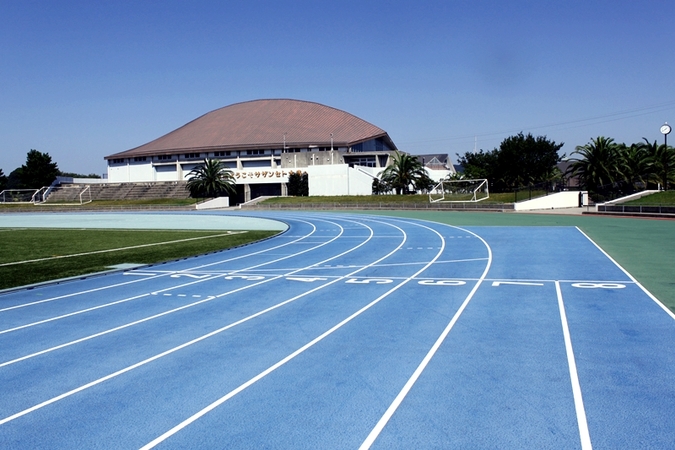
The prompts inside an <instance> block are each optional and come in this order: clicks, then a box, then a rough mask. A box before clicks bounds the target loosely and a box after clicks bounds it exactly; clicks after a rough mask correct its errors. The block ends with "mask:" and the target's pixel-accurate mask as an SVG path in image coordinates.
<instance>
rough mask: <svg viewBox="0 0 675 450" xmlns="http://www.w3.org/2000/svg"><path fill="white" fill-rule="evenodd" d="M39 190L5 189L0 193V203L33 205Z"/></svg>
mask: <svg viewBox="0 0 675 450" xmlns="http://www.w3.org/2000/svg"><path fill="white" fill-rule="evenodd" d="M38 191H39V189H5V190H4V191H2V192H0V203H33V201H34V200H33V198H34V197H35V195H36V194H37V193H38Z"/></svg>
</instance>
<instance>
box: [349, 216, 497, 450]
mask: <svg viewBox="0 0 675 450" xmlns="http://www.w3.org/2000/svg"><path fill="white" fill-rule="evenodd" d="M455 228H458V227H455ZM458 229H461V228H458ZM461 230H462V231H466V232H468V233H471V234H473V235H474V236H476V237H477V238H478V239H480V240H481V241H482V242H483V244H484V245H485V247H486V248H487V251H488V261H487V264H486V266H485V270H484V271H483V274H482V275H481V277H480V278H479V279H478V281H477V282H476V284H475V285H474V287H473V289H471V292H470V293H469V295H468V296H467V297H466V299H465V300H464V302H463V303H462V305H461V306H460V307H459V309H458V310H457V312H456V313H455V315H454V316H453V317H452V319H451V320H450V323H448V325H447V326H446V327H445V329H444V330H443V332H442V333H441V335H440V336H439V337H438V339H436V342H434V345H433V346H432V347H431V348H430V349H429V351H428V352H427V354H426V355H425V356H424V358H423V359H422V362H421V363H420V364H419V366H417V369H415V371H414V372H413V374H412V375H411V376H410V378H409V379H408V381H407V382H406V383H405V385H404V386H403V388H402V389H401V391H400V392H399V393H398V395H397V396H396V398H395V399H394V401H393V402H392V403H391V405H389V408H387V410H386V411H385V413H384V414H383V415H382V417H381V418H380V420H379V421H378V422H377V424H376V425H375V427H374V428H373V429H372V430H371V432H370V433H369V434H368V436H367V437H366V439H365V440H364V441H363V443H362V444H361V446H360V447H359V448H360V449H369V448H370V447H371V446H372V445H373V443H374V442H375V440H376V439H377V438H378V436H379V435H380V433H381V432H382V430H383V429H384V427H385V426H386V425H387V423H388V422H389V420H390V419H391V417H392V416H393V415H394V413H395V412H396V410H397V409H398V407H399V406H400V405H401V403H402V402H403V400H404V399H405V397H406V396H407V395H408V393H409V392H410V390H411V389H412V387H413V385H414V384H415V383H416V382H417V380H418V378H419V377H420V375H422V372H424V370H425V369H426V367H427V365H428V364H429V362H430V361H431V359H432V358H433V357H434V355H435V354H436V352H437V351H438V349H439V348H440V346H441V344H442V343H443V341H444V340H445V338H446V337H447V336H448V334H449V333H450V331H451V330H452V328H453V327H454V326H455V323H457V320H458V319H459V317H460V316H461V315H462V313H463V312H464V310H465V309H466V307H467V305H468V304H469V302H470V301H471V299H472V298H473V296H474V294H475V293H476V291H477V290H478V288H479V287H480V285H481V284H482V282H483V280H484V279H485V277H486V276H487V273H488V271H489V270H490V266H491V265H492V249H491V248H490V246H489V245H488V243H487V242H485V240H484V239H483V238H482V237H480V236H478V235H477V234H475V233H472V232H471V231H468V230H463V229H461Z"/></svg>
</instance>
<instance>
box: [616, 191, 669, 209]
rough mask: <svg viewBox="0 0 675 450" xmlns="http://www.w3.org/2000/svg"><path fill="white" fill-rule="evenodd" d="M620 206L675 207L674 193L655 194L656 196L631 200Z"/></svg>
mask: <svg viewBox="0 0 675 450" xmlns="http://www.w3.org/2000/svg"><path fill="white" fill-rule="evenodd" d="M622 205H636V206H638V205H643V206H648V205H649V206H656V205H660V206H663V205H671V206H672V205H675V191H664V192H657V193H656V194H651V195H647V196H645V197H642V198H638V199H635V200H631V201H629V202H625V203H622Z"/></svg>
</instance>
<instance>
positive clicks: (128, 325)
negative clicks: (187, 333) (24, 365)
mask: <svg viewBox="0 0 675 450" xmlns="http://www.w3.org/2000/svg"><path fill="white" fill-rule="evenodd" d="M363 226H364V227H365V228H368V229H369V230H370V236H369V239H366V240H365V241H363V242H361V243H360V244H359V245H357V246H355V247H352V248H351V249H349V250H346V251H344V252H342V253H340V254H338V255H335V256H332V257H331V258H328V259H327V260H324V261H320V262H318V263H315V264H316V265H319V264H323V263H325V262H326V261H330V260H333V259H335V258H338V257H340V256H344V255H346V254H347V253H350V252H352V251H354V250H356V249H358V248H359V247H361V246H363V245H365V244H366V243H367V242H368V241H369V240H370V238H371V237H373V235H374V232H373V230H372V228H370V227H368V226H367V225H363ZM337 237H339V235H338V236H337ZM337 237H335V238H334V239H336V238H337ZM310 267H312V266H307V268H310ZM307 268H299V269H296V270H295V271H292V272H289V273H288V275H291V274H294V273H296V272H299V271H302V270H306V269H307ZM282 277H283V275H278V276H276V277H272V278H269V279H265V280H263V281H260V282H258V283H253V284H249V285H246V286H243V287H241V288H237V289H233V290H230V291H227V292H224V293H221V294H218V295H214V296H209V297H208V298H206V299H204V300H200V301H197V302H194V303H190V304H187V305H183V306H180V307H178V308H174V309H171V310H169V311H165V312H162V313H159V314H155V315H153V316H150V317H146V318H143V319H139V320H136V321H134V322H130V323H127V324H124V325H120V326H118V327H114V328H111V329H108V330H104V331H101V332H98V333H94V334H91V335H89V336H85V337H82V338H79V339H75V340H73V341H69V342H66V343H63V344H60V345H56V346H54V347H50V348H47V349H44V350H40V351H38V352H35V353H31V354H29V355H24V356H21V357H19V358H15V359H13V360H9V361H6V362H3V363H0V367H4V366H9V365H11V364H15V363H17V362H20V361H25V360H27V359H30V358H34V357H36V356H40V355H44V354H46V353H49V352H52V351H56V350H60V349H62V348H65V347H70V346H71V345H75V344H79V343H81V342H85V341H88V340H91V339H94V338H97V337H100V336H104V335H106V334H109V333H112V332H115V331H119V330H122V329H125V328H128V327H130V326H133V325H138V324H140V323H144V322H147V321H149V320H153V319H156V318H159V317H162V316H165V315H167V314H171V313H174V312H177V311H181V310H184V309H187V308H191V307H193V306H197V305H200V304H202V303H206V302H209V301H211V300H214V299H217V298H222V297H225V296H227V295H231V294H234V293H237V292H241V291H243V290H246V289H250V288H253V287H256V286H259V285H261V284H264V283H269V282H271V281H274V280H277V279H280V278H282ZM200 281H203V280H200ZM194 283H196V282H192V283H187V284H194ZM179 287H180V286H176V287H170V288H168V289H166V290H171V289H174V288H179ZM161 292H163V291H157V292H153V293H152V295H157V294H158V293H161ZM144 295H147V294H144ZM164 295H171V294H164ZM192 297H193V298H201V297H202V296H201V295H192Z"/></svg>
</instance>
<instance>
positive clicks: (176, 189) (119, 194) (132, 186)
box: [47, 181, 190, 203]
mask: <svg viewBox="0 0 675 450" xmlns="http://www.w3.org/2000/svg"><path fill="white" fill-rule="evenodd" d="M186 184H187V183H186V182H185V181H165V182H162V181H156V182H146V183H97V184H87V185H83V184H61V187H62V188H66V189H56V190H54V191H53V193H51V195H49V196H48V197H47V201H48V202H54V203H56V202H60V203H64V202H75V201H78V202H79V194H80V192H82V191H83V190H84V189H85V188H86V186H89V192H90V194H91V200H93V201H96V200H151V199H158V198H175V199H184V198H188V197H189V196H190V193H189V191H188V190H187V189H186V188H185V186H186ZM78 187H79V188H80V189H77V188H78ZM87 197H88V195H87Z"/></svg>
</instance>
